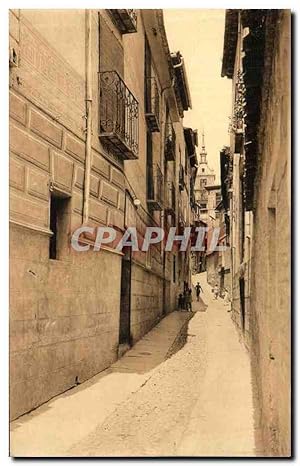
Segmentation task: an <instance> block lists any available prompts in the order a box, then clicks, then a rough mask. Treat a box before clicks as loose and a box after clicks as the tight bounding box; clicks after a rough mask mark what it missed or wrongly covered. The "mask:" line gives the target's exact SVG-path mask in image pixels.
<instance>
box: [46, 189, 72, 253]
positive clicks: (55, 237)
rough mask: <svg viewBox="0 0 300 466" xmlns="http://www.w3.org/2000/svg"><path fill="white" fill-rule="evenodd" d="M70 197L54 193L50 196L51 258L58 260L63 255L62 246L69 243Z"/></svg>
mask: <svg viewBox="0 0 300 466" xmlns="http://www.w3.org/2000/svg"><path fill="white" fill-rule="evenodd" d="M68 204H69V198H66V197H60V196H58V195H56V194H54V193H52V194H51V198H50V230H51V232H52V236H51V237H50V242H49V258H50V259H54V260H57V259H59V258H60V256H61V251H62V247H63V245H64V244H67V231H68V224H67V222H68V216H67V209H68Z"/></svg>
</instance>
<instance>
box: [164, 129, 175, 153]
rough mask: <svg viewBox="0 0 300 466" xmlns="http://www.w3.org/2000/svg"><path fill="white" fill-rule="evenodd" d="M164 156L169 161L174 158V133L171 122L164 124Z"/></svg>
mask: <svg viewBox="0 0 300 466" xmlns="http://www.w3.org/2000/svg"><path fill="white" fill-rule="evenodd" d="M165 156H166V160H168V161H170V162H174V161H175V159H176V134H175V131H174V128H173V125H172V123H171V122H169V123H167V124H166V141H165Z"/></svg>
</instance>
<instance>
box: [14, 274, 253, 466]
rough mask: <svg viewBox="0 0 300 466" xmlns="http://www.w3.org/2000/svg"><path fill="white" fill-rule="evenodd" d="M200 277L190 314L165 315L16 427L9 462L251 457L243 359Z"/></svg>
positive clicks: (221, 307)
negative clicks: (108, 363) (199, 296)
mask: <svg viewBox="0 0 300 466" xmlns="http://www.w3.org/2000/svg"><path fill="white" fill-rule="evenodd" d="M205 276H206V274H200V275H195V276H193V280H194V283H195V282H196V281H197V280H198V279H199V277H200V280H201V284H202V287H203V290H204V294H203V301H204V303H205V304H203V302H199V303H197V301H196V300H194V301H193V311H194V313H193V314H190V313H187V312H179V311H175V312H173V313H171V314H169V315H168V316H167V317H166V318H165V319H164V320H162V321H161V322H160V323H159V324H158V325H157V326H156V327H155V328H154V329H153V330H151V331H150V332H149V333H148V334H147V335H145V337H144V338H143V339H142V340H140V341H139V342H138V343H137V344H136V345H135V346H134V347H133V348H132V349H131V350H130V351H128V352H127V353H126V354H125V355H124V356H123V357H122V358H121V359H120V360H119V361H117V362H116V363H115V364H113V365H112V367H111V368H110V369H108V370H106V371H104V372H102V373H101V374H99V375H97V376H96V377H94V378H93V379H91V380H89V381H88V382H86V383H84V384H82V385H80V386H77V387H76V388H74V389H72V390H69V391H68V392H66V393H65V394H63V395H60V396H58V397H56V398H54V399H53V400H51V401H49V402H48V403H46V404H45V405H43V406H41V407H40V408H38V409H36V410H34V411H32V412H31V413H30V414H28V415H25V416H23V417H21V418H19V419H18V420H16V421H14V422H13V423H12V426H11V429H12V430H11V451H12V453H13V455H14V456H98V457H99V456H153V457H155V456H255V455H256V450H255V437H254V423H253V422H254V421H253V404H252V390H251V377H250V363H249V357H248V354H247V351H246V349H245V348H244V346H243V344H242V342H240V340H239V336H238V333H237V330H236V328H235V327H234V325H233V323H232V320H231V317H230V312H229V309H230V307H229V306H228V305H226V303H224V300H222V299H219V300H214V299H213V294H212V292H211V287H210V286H209V285H207V283H206V278H205ZM191 316H192V317H191ZM172 353H173V354H172ZM120 387H122V390H120Z"/></svg>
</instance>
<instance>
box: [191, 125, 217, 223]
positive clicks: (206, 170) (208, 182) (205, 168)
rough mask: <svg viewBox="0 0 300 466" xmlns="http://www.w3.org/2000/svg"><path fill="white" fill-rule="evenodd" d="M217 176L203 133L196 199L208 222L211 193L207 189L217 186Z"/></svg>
mask: <svg viewBox="0 0 300 466" xmlns="http://www.w3.org/2000/svg"><path fill="white" fill-rule="evenodd" d="M215 179H216V175H215V172H214V170H212V169H211V168H210V167H209V165H208V162H207V151H206V147H205V135H204V131H202V145H201V150H200V152H199V158H198V171H197V176H196V182H195V198H196V203H197V205H198V208H199V212H200V217H201V220H203V221H205V222H208V220H209V215H208V214H209V207H210V206H209V204H210V203H209V193H210V190H207V189H206V187H212V186H214V185H215Z"/></svg>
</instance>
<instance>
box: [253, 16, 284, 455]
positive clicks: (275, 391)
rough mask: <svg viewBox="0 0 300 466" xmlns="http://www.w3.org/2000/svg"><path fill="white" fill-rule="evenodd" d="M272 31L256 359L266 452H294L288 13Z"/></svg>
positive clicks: (256, 251)
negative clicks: (292, 422) (273, 36)
mask: <svg viewBox="0 0 300 466" xmlns="http://www.w3.org/2000/svg"><path fill="white" fill-rule="evenodd" d="M275 31H276V34H275V38H274V39H272V42H271V43H268V40H270V34H271V31H269V30H268V29H267V36H266V39H267V44H268V47H267V49H266V50H267V52H266V57H265V60H266V63H267V67H266V70H269V71H270V81H269V82H267V84H266V87H265V88H264V92H263V96H264V102H263V110H262V112H263V113H262V119H261V121H262V125H263V127H262V129H261V131H262V132H261V134H262V135H263V138H262V139H261V159H260V165H259V171H258V176H257V180H256V193H257V195H256V200H255V201H256V208H255V211H254V220H253V225H254V227H253V229H254V233H253V234H254V242H253V264H252V288H251V310H252V312H251V321H250V332H251V354H252V369H253V375H254V380H255V382H256V387H257V391H258V395H259V401H258V412H259V420H260V424H261V426H262V430H263V441H264V447H265V451H266V454H267V455H272V456H273V455H279V456H289V455H290V453H291V446H290V441H291V412H290V402H291V386H290V384H291V372H290V371H291V339H290V334H291V307H290V293H291V286H290V279H291V277H290V211H291V205H290V190H291V184H290V39H291V36H290V12H289V11H288V10H281V12H280V14H279V18H278V22H277V26H276V29H275Z"/></svg>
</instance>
